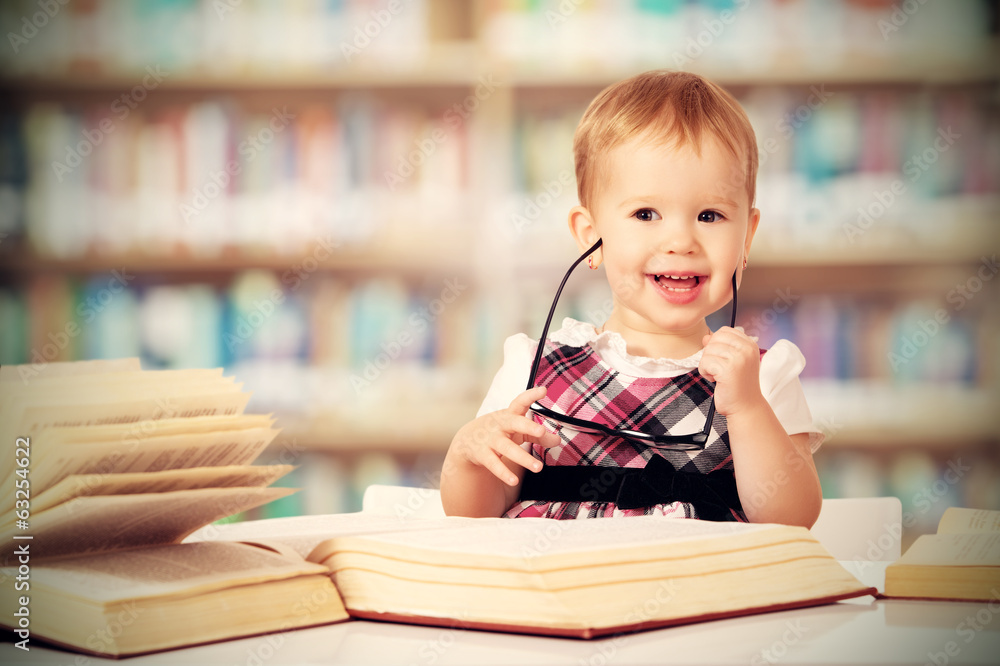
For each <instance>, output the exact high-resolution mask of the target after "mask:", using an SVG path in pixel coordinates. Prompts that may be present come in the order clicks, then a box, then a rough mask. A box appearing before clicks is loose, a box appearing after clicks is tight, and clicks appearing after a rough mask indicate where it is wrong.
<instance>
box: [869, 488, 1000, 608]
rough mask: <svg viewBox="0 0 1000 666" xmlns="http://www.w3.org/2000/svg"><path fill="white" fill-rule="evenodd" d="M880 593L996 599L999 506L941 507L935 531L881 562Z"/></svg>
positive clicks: (999, 561)
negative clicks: (890, 560)
mask: <svg viewBox="0 0 1000 666" xmlns="http://www.w3.org/2000/svg"><path fill="white" fill-rule="evenodd" d="M885 596H887V597H904V598H916V599H956V600H965V601H993V600H994V599H998V600H1000V511H987V510H983V509H962V508H955V507H952V508H949V509H946V510H945V512H944V515H943V516H941V520H940V521H939V523H938V529H937V534H925V535H922V536H920V537H917V540H916V541H915V542H914V543H913V545H912V546H910V548H909V549H908V550H907V551H906V552H905V553H904V554H903V556H902V557H900V558H899V559H898V560H896V562H894V563H893V564H891V565H889V566H888V567H887V568H886V570H885Z"/></svg>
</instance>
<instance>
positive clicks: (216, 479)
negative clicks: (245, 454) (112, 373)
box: [0, 465, 295, 526]
mask: <svg viewBox="0 0 1000 666" xmlns="http://www.w3.org/2000/svg"><path fill="white" fill-rule="evenodd" d="M293 469H295V466H294V465H267V466H264V465H226V466H223V467H194V468H191V469H169V470H161V471H158V472H131V473H125V474H75V475H72V476H68V477H66V478H65V479H63V480H62V481H60V482H58V483H57V484H55V485H54V486H52V487H51V488H49V489H48V490H46V491H44V492H42V493H41V494H39V495H37V496H35V497H33V498H32V499H31V511H32V512H33V513H39V512H42V511H45V510H46V509H50V508H52V507H54V506H56V505H58V504H62V503H63V502H68V501H70V500H72V499H75V498H77V497H86V496H90V495H133V494H135V495H138V494H141V493H164V492H171V491H175V490H190V489H192V488H234V487H246V488H252V487H264V486H269V485H271V484H272V483H274V482H275V481H276V480H278V479H279V478H281V477H282V476H284V475H285V474H288V473H289V472H290V471H292V470H293ZM15 520H16V515H15V514H14V512H8V513H7V514H6V515H5V516H4V517H3V519H0V525H2V526H7V525H10V524H13V523H14V521H15Z"/></svg>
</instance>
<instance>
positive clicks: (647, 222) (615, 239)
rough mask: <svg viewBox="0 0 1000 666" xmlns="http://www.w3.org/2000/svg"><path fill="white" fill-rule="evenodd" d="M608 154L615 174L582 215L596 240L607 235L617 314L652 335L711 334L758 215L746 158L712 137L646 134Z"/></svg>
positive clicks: (626, 324) (606, 259)
mask: <svg viewBox="0 0 1000 666" xmlns="http://www.w3.org/2000/svg"><path fill="white" fill-rule="evenodd" d="M605 159H606V160H608V161H607V162H606V163H605V166H606V167H607V169H606V170H605V173H607V174H609V177H608V178H607V179H606V180H605V181H604V182H602V183H599V184H598V187H597V192H596V193H595V197H594V200H593V202H592V205H591V208H590V209H589V216H585V217H589V219H590V220H591V224H592V226H593V228H594V230H596V236H594V237H593V240H596V237H597V236H600V237H601V238H603V239H604V244H603V247H602V249H601V252H602V253H603V262H604V266H605V269H606V271H607V276H608V281H609V282H610V284H611V288H612V291H613V293H614V301H615V310H614V313H613V314H612V319H613V320H614V321H615V323H617V324H618V325H619V327H621V325H624V327H625V328H628V329H631V330H637V331H643V332H648V333H676V334H681V335H684V334H688V335H694V334H698V335H701V334H703V333H704V332H707V331H706V330H705V329H706V326H705V321H704V320H705V317H706V316H707V315H708V314H710V313H712V312H714V311H716V310H718V309H719V308H721V307H722V306H724V305H725V304H726V303H727V302H728V301H729V300H730V298H731V295H732V281H731V280H732V276H733V272H734V271H737V269H738V268H739V269H742V265H743V257H744V256H745V255H746V253H747V251H748V250H749V248H750V241H751V240H752V239H753V234H754V231H755V230H756V227H757V221H758V219H759V212H758V211H757V210H756V209H751V208H750V202H749V200H748V196H747V192H746V187H745V178H744V172H743V169H742V164H741V162H740V160H738V159H736V158H735V157H733V155H732V154H731V153H730V152H729V151H727V150H726V148H725V146H724V145H722V144H721V143H720V142H719V141H718V140H717V139H715V138H714V137H704V138H703V140H702V144H701V150H700V154H698V153H696V152H695V151H694V149H693V148H692V147H691V146H667V145H663V144H657V143H653V142H649V141H648V140H645V138H644V137H639V138H637V139H633V140H632V141H629V142H628V143H625V144H622V145H620V146H618V147H617V148H615V149H613V150H612V151H610V152H609V153H608V155H607V156H606V157H605ZM591 242H592V241H591ZM671 276H672V277H671Z"/></svg>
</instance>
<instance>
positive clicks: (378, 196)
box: [0, 0, 1000, 546]
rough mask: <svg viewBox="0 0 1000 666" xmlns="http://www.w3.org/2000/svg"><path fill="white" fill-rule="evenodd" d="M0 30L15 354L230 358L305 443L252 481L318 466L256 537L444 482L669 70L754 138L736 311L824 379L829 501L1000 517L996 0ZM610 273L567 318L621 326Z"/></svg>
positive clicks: (648, 0) (175, 9) (435, 6)
mask: <svg viewBox="0 0 1000 666" xmlns="http://www.w3.org/2000/svg"><path fill="white" fill-rule="evenodd" d="M0 25H2V34H3V35H4V41H5V42H7V43H6V44H4V45H2V46H0V99H2V111H0V321H2V328H0V363H37V364H43V363H47V362H52V361H63V360H75V359H90V358H108V357H121V356H139V357H141V358H142V362H143V367H144V368H147V369H151V368H191V367H218V366H224V367H225V368H226V369H227V373H229V374H233V375H235V376H236V377H237V379H238V380H239V381H241V382H243V383H244V386H245V388H247V389H249V390H251V391H253V398H252V400H251V405H250V407H249V409H250V410H252V411H257V412H274V413H275V414H276V415H277V416H278V425H280V426H281V427H283V432H282V434H281V435H280V436H279V438H278V440H277V441H276V442H275V444H274V446H273V447H272V449H271V450H270V451H269V452H268V454H267V455H265V456H264V458H263V460H262V461H263V462H275V461H281V462H294V463H297V464H298V465H299V467H298V469H297V470H296V472H295V473H293V474H292V475H291V476H290V477H287V478H286V479H284V480H283V483H284V484H285V485H290V486H296V487H301V488H303V491H302V492H300V493H298V494H296V495H294V496H292V497H290V498H288V499H287V500H284V501H282V502H278V503H275V504H272V505H269V506H267V507H264V508H263V509H261V510H259V511H258V512H257V513H256V514H253V516H252V517H260V516H274V515H289V514H298V513H329V512H337V511H351V510H356V509H358V508H359V507H360V496H361V493H362V492H363V490H364V488H365V487H366V486H367V485H368V484H370V483H375V482H381V483H402V484H408V485H416V486H426V487H433V486H436V485H437V482H438V479H439V470H440V465H441V461H442V459H443V456H444V452H445V450H446V449H447V446H448V444H449V442H450V440H451V437H452V435H453V434H454V432H455V430H456V429H457V428H458V427H459V426H460V425H462V424H463V423H465V422H466V421H468V420H469V419H470V418H472V416H474V414H475V412H476V409H477V408H478V405H479V402H480V401H481V399H482V397H483V395H484V394H485V391H486V388H487V387H488V386H489V383H490V381H491V379H492V377H493V374H494V373H495V371H496V369H497V368H498V367H499V365H500V363H501V361H502V344H503V340H504V339H505V338H506V337H507V336H509V335H511V334H513V333H516V332H527V333H528V334H529V335H531V336H532V337H537V335H538V333H539V332H540V328H541V324H542V322H543V320H544V315H545V313H546V310H547V307H548V302H549V300H550V299H551V297H552V294H553V293H554V290H555V287H556V286H557V284H558V280H559V278H560V277H561V275H562V273H563V272H564V271H565V270H566V268H567V267H568V265H569V263H570V262H571V261H572V259H573V258H574V257H575V255H576V248H575V246H574V245H573V243H572V241H571V239H570V236H569V233H568V232H567V230H566V225H565V220H566V213H567V211H568V209H569V208H570V207H571V206H572V205H573V204H574V203H576V193H575V181H574V175H573V163H572V155H571V142H572V135H573V131H574V129H575V126H576V124H577V122H578V120H579V118H580V115H581V114H582V112H583V109H584V108H585V107H586V105H587V103H588V102H589V100H590V99H591V98H592V97H593V96H594V95H595V94H596V93H597V92H598V91H600V90H601V89H602V88H604V87H605V86H606V85H608V84H610V83H612V82H614V81H616V80H619V79H621V78H623V77H625V76H628V75H630V74H632V73H635V72H638V71H642V70H645V69H650V68H659V67H667V68H673V69H686V70H691V71H696V72H699V73H703V74H705V75H707V76H709V77H710V78H712V79H714V80H716V81H717V82H719V83H721V84H722V85H724V86H725V87H726V88H727V89H729V90H730V91H732V92H733V93H734V94H735V95H736V96H737V97H738V98H739V100H740V101H741V102H742V104H743V105H744V107H745V108H746V110H747V112H748V113H749V115H750V118H751V120H752V121H753V123H754V126H755V129H756V132H757V139H758V145H759V148H760V159H761V170H760V177H759V181H758V203H757V205H758V207H759V208H760V209H761V210H762V222H761V225H760V231H759V233H758V235H757V240H756V241H755V243H754V247H753V251H752V252H751V257H750V267H749V269H748V271H747V273H746V275H745V278H744V283H743V287H742V289H741V298H740V307H741V312H740V315H739V321H740V323H741V324H742V325H743V326H744V327H746V329H747V330H748V331H749V332H750V333H752V334H755V335H758V336H759V337H760V343H761V346H764V347H766V346H768V345H770V344H773V342H774V341H775V340H777V339H779V338H789V339H791V340H792V341H794V342H795V343H797V344H798V345H799V346H800V347H801V348H802V350H803V352H804V353H805V355H806V357H807V359H808V363H809V364H808V366H807V368H806V370H805V372H804V373H803V384H804V386H805V390H806V393H807V396H808V398H809V401H810V405H811V408H812V411H813V414H814V417H815V419H816V422H817V424H818V425H819V426H820V428H821V429H822V430H824V432H826V433H827V440H826V443H825V444H824V445H823V447H822V448H821V449H820V450H819V452H818V453H817V455H816V460H817V464H818V466H819V469H820V473H821V477H822V482H823V489H824V494H825V496H827V497H854V496H874V495H895V496H897V497H899V498H900V499H901V500H902V502H903V509H904V512H907V513H908V514H909V517H910V520H909V525H908V528H907V532H906V533H905V534H904V546H905V545H906V544H907V543H908V542H910V541H911V540H912V539H913V538H914V537H915V535H917V534H919V533H923V532H931V531H934V528H935V526H936V523H937V520H938V518H939V517H940V515H941V513H942V512H943V510H944V509H945V508H946V507H947V506H952V505H961V506H972V507H980V508H992V509H1000V449H998V443H1000V417H998V408H1000V401H998V393H1000V391H998V375H1000V336H998V331H1000V321H998V311H997V307H996V306H997V302H998V299H997V296H998V283H1000V279H995V278H996V276H997V272H998V270H1000V269H998V264H997V259H996V253H997V251H998V249H1000V240H998V239H1000V228H998V221H1000V220H998V212H1000V122H998V121H1000V114H998V103H1000V87H998V82H1000V73H998V66H997V63H998V61H1000V59H998V58H997V55H998V47H997V45H998V3H997V2H995V1H994V2H988V1H984V0H965V1H956V2H942V1H934V0H930V1H927V2H918V1H917V0H900V1H896V2H892V1H882V0H854V1H846V0H845V1H842V2H819V1H813V0H782V1H779V0H753V1H752V2H751V1H748V0H733V1H727V0H712V1H707V0H706V1H703V2H692V1H680V0H634V1H622V2H610V1H601V0H560V1H557V0H480V1H472V2H463V1H460V0H289V1H287V2H279V1H277V0H256V1H254V0H148V1H143V2H125V1H120V2H119V1H116V0H69V1H65V0H21V1H14V2H4V3H2V5H0ZM584 273H589V272H588V271H584ZM602 282H603V279H602V278H601V276H600V275H593V274H591V275H583V274H581V275H578V276H577V278H576V279H575V280H574V281H571V283H570V285H569V287H568V292H567V295H566V296H564V298H563V303H564V305H563V310H564V312H563V314H564V315H572V316H576V317H578V318H580V319H583V320H587V321H592V322H594V323H600V322H602V321H603V320H604V318H605V317H606V316H607V314H608V313H609V311H610V293H609V291H608V289H607V286H606V284H602ZM715 323H721V321H717V322H715Z"/></svg>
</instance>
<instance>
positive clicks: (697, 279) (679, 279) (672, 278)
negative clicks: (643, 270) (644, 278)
mask: <svg viewBox="0 0 1000 666" xmlns="http://www.w3.org/2000/svg"><path fill="white" fill-rule="evenodd" d="M703 279H704V278H703V277H702V276H700V275H654V276H653V280H654V281H655V282H656V284H658V285H660V286H661V287H663V288H664V289H669V290H670V291H690V290H691V289H694V288H695V287H697V286H698V285H699V284H701V282H702V280H703Z"/></svg>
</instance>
